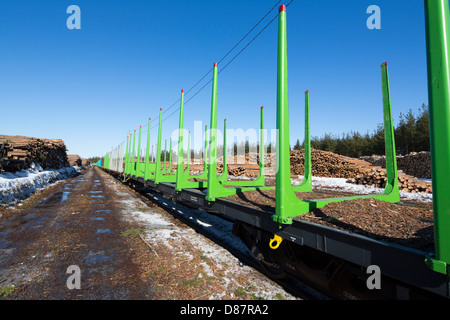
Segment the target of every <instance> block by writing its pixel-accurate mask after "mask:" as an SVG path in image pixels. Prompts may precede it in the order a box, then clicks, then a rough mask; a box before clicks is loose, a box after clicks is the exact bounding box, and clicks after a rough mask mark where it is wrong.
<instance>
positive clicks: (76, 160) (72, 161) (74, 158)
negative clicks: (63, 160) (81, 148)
mask: <svg viewBox="0 0 450 320" xmlns="http://www.w3.org/2000/svg"><path fill="white" fill-rule="evenodd" d="M67 160H68V161H69V166H71V167H73V166H81V165H82V160H81V157H80V156H79V155H77V154H69V155H67Z"/></svg>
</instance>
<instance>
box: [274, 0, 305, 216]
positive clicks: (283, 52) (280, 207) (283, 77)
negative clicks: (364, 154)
mask: <svg viewBox="0 0 450 320" xmlns="http://www.w3.org/2000/svg"><path fill="white" fill-rule="evenodd" d="M287 71H288V70H287V39H286V6H285V5H281V6H280V7H279V13H278V63H277V129H278V136H277V166H278V170H277V173H276V184H275V197H276V204H275V213H276V215H275V216H274V217H273V218H274V221H277V222H278V223H280V224H288V223H292V218H291V217H292V216H293V215H294V213H293V212H292V211H291V210H290V209H291V208H289V207H288V205H289V204H290V203H295V202H297V200H298V198H297V197H296V196H295V193H294V192H293V191H292V189H291V168H290V148H289V104H288V74H287ZM305 207H307V205H306V204H305Z"/></svg>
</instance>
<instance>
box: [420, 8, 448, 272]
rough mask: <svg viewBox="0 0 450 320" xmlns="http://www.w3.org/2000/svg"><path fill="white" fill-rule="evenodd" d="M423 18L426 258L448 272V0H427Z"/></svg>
mask: <svg viewBox="0 0 450 320" xmlns="http://www.w3.org/2000/svg"><path fill="white" fill-rule="evenodd" d="M425 22H426V40H427V66H428V102H429V106H430V107H429V113H430V142H431V145H430V147H431V175H432V184H433V212H434V242H435V259H431V258H430V259H428V260H427V261H426V262H427V263H428V264H429V265H430V266H431V267H432V268H433V270H435V271H438V272H441V273H447V272H448V270H447V269H448V268H447V266H448V265H449V264H450V197H449V195H450V183H449V182H448V180H449V178H450V97H449V95H450V66H449V62H450V53H449V41H450V21H449V3H448V0H426V1H425Z"/></svg>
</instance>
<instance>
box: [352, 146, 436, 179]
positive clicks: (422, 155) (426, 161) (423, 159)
mask: <svg viewBox="0 0 450 320" xmlns="http://www.w3.org/2000/svg"><path fill="white" fill-rule="evenodd" d="M360 159H362V160H365V161H368V162H370V163H371V164H372V165H374V166H381V167H383V168H386V157H385V156H377V155H372V156H365V157H361V158H360ZM397 167H398V169H400V170H402V171H403V172H405V173H406V174H410V175H412V176H414V177H419V178H426V179H431V154H430V152H429V151H421V152H411V153H408V154H407V155H405V156H397Z"/></svg>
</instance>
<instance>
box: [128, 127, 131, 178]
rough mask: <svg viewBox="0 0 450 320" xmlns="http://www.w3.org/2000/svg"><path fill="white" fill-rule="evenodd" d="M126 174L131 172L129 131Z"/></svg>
mask: <svg viewBox="0 0 450 320" xmlns="http://www.w3.org/2000/svg"><path fill="white" fill-rule="evenodd" d="M127 163H128V166H127V174H128V175H130V174H131V133H130V142H129V143H128V159H127Z"/></svg>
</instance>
